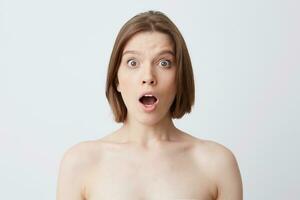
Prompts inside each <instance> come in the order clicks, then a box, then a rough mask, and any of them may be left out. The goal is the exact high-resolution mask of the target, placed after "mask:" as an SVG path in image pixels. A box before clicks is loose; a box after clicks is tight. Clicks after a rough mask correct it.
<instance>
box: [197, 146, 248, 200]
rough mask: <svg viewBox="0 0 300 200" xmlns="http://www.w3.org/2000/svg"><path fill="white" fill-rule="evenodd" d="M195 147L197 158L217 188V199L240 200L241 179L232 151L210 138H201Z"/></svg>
mask: <svg viewBox="0 0 300 200" xmlns="http://www.w3.org/2000/svg"><path fill="white" fill-rule="evenodd" d="M197 149H198V150H197V153H198V156H199V159H201V160H202V163H204V165H205V168H206V169H207V170H208V171H207V172H208V173H209V176H210V177H211V179H212V180H213V181H214V183H215V185H216V186H217V188H218V198H217V199H218V200H221V199H232V200H241V199H242V196H243V194H242V193H243V192H242V179H241V174H240V170H239V166H238V162H237V159H236V157H235V155H234V153H233V152H232V151H231V150H230V149H229V148H227V147H226V146H224V145H222V144H220V143H217V142H214V141H210V140H201V141H200V142H199V144H198V146H197Z"/></svg>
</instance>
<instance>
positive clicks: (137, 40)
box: [123, 31, 174, 54]
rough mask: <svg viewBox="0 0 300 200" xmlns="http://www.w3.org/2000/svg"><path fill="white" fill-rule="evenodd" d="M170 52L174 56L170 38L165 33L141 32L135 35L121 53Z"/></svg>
mask: <svg viewBox="0 0 300 200" xmlns="http://www.w3.org/2000/svg"><path fill="white" fill-rule="evenodd" d="M162 50H163V51H170V52H173V54H174V44H173V41H172V39H171V37H170V36H169V35H167V34H165V33H160V32H157V31H156V32H141V33H137V34H135V35H134V36H132V38H130V40H129V41H128V42H127V44H126V45H125V48H124V50H123V53H124V52H125V51H126V52H128V51H129V52H132V51H133V52H137V53H149V52H160V51H162Z"/></svg>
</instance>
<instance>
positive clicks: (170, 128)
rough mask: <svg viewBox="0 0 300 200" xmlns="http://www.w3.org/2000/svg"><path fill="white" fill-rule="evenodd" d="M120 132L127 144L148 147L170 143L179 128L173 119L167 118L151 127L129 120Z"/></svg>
mask: <svg viewBox="0 0 300 200" xmlns="http://www.w3.org/2000/svg"><path fill="white" fill-rule="evenodd" d="M120 131H121V134H122V138H123V140H125V142H130V143H135V144H137V145H140V146H143V147H148V146H151V145H157V144H160V143H162V142H166V141H170V140H171V136H173V135H175V134H176V131H177V128H176V127H175V126H174V124H173V121H172V119H171V117H165V118H164V119H162V120H161V121H159V122H158V123H156V124H151V125H148V124H145V123H141V122H138V121H136V120H130V119H127V120H125V122H124V124H123V126H122V127H121V129H120Z"/></svg>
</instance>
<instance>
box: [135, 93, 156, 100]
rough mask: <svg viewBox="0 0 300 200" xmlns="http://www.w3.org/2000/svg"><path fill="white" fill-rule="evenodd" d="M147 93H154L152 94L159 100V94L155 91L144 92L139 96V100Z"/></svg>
mask: <svg viewBox="0 0 300 200" xmlns="http://www.w3.org/2000/svg"><path fill="white" fill-rule="evenodd" d="M145 95H152V96H154V97H155V98H156V99H157V100H158V97H157V94H156V93H155V92H151V91H148V92H143V93H142V94H141V95H140V96H139V100H140V98H142V97H143V96H145Z"/></svg>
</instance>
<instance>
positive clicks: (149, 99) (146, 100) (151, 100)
mask: <svg viewBox="0 0 300 200" xmlns="http://www.w3.org/2000/svg"><path fill="white" fill-rule="evenodd" d="M139 101H140V102H141V103H142V104H144V105H145V106H151V105H153V104H155V103H156V102H157V98H156V97H155V96H153V95H144V96H142V97H141V98H140V99H139Z"/></svg>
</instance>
